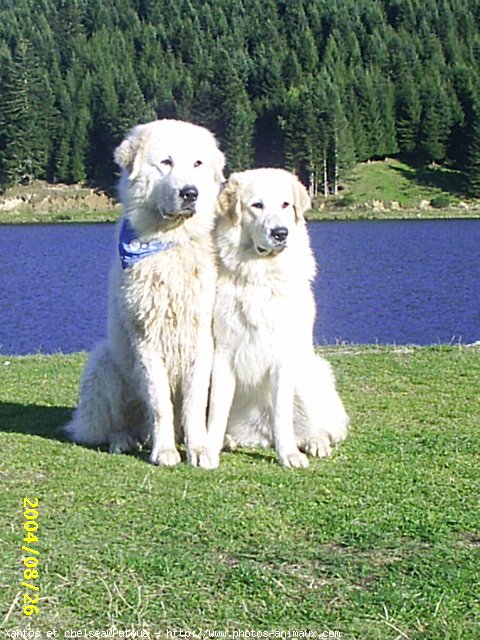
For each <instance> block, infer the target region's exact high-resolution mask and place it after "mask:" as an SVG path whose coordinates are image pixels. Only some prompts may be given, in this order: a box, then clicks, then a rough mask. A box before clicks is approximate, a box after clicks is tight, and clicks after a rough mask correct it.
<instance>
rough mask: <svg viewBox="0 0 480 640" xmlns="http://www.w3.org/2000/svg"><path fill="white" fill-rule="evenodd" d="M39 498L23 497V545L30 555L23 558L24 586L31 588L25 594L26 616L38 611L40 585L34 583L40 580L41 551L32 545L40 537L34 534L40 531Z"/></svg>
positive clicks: (24, 609) (24, 611)
mask: <svg viewBox="0 0 480 640" xmlns="http://www.w3.org/2000/svg"><path fill="white" fill-rule="evenodd" d="M37 508H38V498H34V499H33V500H29V499H28V498H24V499H23V517H24V518H25V522H24V523H23V528H24V529H25V537H24V538H23V542H24V543H26V544H24V545H23V546H22V551H25V553H28V554H29V555H28V556H25V557H24V558H23V564H24V566H25V569H24V570H23V582H22V587H25V589H29V590H30V592H29V593H24V594H23V613H24V614H25V615H26V616H31V615H33V614H35V615H36V614H37V613H38V606H37V604H38V594H39V592H40V587H39V586H38V584H34V581H36V580H38V577H39V573H38V556H39V555H40V552H39V551H38V550H37V549H35V548H33V547H32V546H31V545H32V544H36V543H38V537H37V536H36V535H34V534H36V533H37V532H38V522H37V518H38V511H37ZM27 545H28V546H27Z"/></svg>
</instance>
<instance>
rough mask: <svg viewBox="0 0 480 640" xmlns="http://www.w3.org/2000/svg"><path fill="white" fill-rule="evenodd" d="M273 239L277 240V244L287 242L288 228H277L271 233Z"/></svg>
mask: <svg viewBox="0 0 480 640" xmlns="http://www.w3.org/2000/svg"><path fill="white" fill-rule="evenodd" d="M270 233H271V235H272V238H273V239H274V240H277V242H285V240H286V239H287V236H288V229H287V227H275V229H272V230H271V231H270Z"/></svg>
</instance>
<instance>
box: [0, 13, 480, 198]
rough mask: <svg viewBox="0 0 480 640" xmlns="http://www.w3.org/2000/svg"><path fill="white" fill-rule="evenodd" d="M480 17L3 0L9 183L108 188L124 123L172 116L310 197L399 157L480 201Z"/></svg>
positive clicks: (0, 138) (3, 113)
mask: <svg viewBox="0 0 480 640" xmlns="http://www.w3.org/2000/svg"><path fill="white" fill-rule="evenodd" d="M479 24H480V4H479V3H478V0H236V1H235V2H233V1H230V2H229V1H228V0H175V1H170V0H102V2H98V1H97V0H0V88H1V91H0V186H2V187H5V186H7V185H10V184H15V183H18V182H20V181H28V180H31V179H33V178H42V179H46V180H49V181H52V182H56V181H61V182H67V183H73V182H85V181H88V182H91V183H93V184H98V185H102V186H105V185H109V184H111V183H112V182H113V179H114V175H115V167H114V165H113V163H112V150H113V148H114V147H115V146H116V145H117V144H118V143H119V142H120V140H121V139H122V138H123V136H124V135H125V133H126V131H127V130H128V129H129V128H130V127H131V126H132V125H134V124H137V123H139V122H142V121H143V122H145V121H148V120H151V119H154V118H162V117H173V118H180V119H186V120H190V121H193V122H196V123H198V124H202V125H204V126H207V127H208V128H210V129H211V130H212V131H213V132H214V133H215V134H216V135H217V137H218V139H219V140H220V143H221V146H222V149H223V150H224V151H225V152H226V154H227V158H228V170H238V169H242V168H246V167H248V166H253V165H257V166H260V165H270V166H286V167H288V168H289V169H291V170H294V171H295V172H296V173H297V174H299V175H300V176H301V177H302V179H303V180H304V181H305V182H306V183H308V184H309V186H310V189H311V192H312V193H313V194H315V193H317V192H320V193H324V194H325V195H327V194H328V193H335V192H336V189H337V185H338V181H339V179H340V178H341V176H342V173H343V172H345V171H348V169H349V168H351V167H352V166H353V165H354V164H355V163H358V162H362V161H365V160H368V159H376V158H384V157H386V156H393V155H400V156H402V157H404V158H405V159H412V160H415V161H418V162H422V163H432V162H435V163H439V164H448V165H449V166H453V167H456V168H458V169H460V170H462V171H463V172H464V175H465V186H466V188H467V189H468V191H469V192H470V193H471V194H472V195H477V196H480V32H479V27H478V25H479Z"/></svg>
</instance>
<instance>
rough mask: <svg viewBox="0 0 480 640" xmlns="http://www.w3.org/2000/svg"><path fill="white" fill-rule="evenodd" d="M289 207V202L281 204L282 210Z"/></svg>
mask: <svg viewBox="0 0 480 640" xmlns="http://www.w3.org/2000/svg"><path fill="white" fill-rule="evenodd" d="M289 206H290V203H289V202H282V209H286V208H287V207H289Z"/></svg>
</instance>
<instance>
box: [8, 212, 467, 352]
mask: <svg viewBox="0 0 480 640" xmlns="http://www.w3.org/2000/svg"><path fill="white" fill-rule="evenodd" d="M310 235H311V239H312V246H313V248H314V251H315V254H316V257H317V262H318V276H317V280H316V283H315V293H316V297H317V308H318V318H317V323H316V327H315V341H316V342H317V343H318V344H336V343H338V342H348V343H362V344H366V343H367V344H372V343H378V344H419V345H428V344H441V343H450V342H462V343H471V342H475V341H477V340H480V220H439V221H430V220H429V221H426V220H425V221H416V220H414V221H354V222H350V221H349V222H333V221H332V222H322V223H314V224H311V225H310ZM114 252H115V239H114V226H113V225H106V224H85V225H44V226H43V225H42V226H37V225H26V226H0V284H1V287H2V304H1V305H0V353H2V354H9V355H13V354H26V353H38V352H42V353H53V352H63V353H70V352H75V351H80V350H90V349H91V348H92V346H93V345H94V343H95V342H96V341H97V340H99V339H100V338H102V337H103V336H104V335H105V325H106V312H107V304H106V294H107V275H108V269H109V264H110V260H111V259H112V257H113V255H114Z"/></svg>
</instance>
